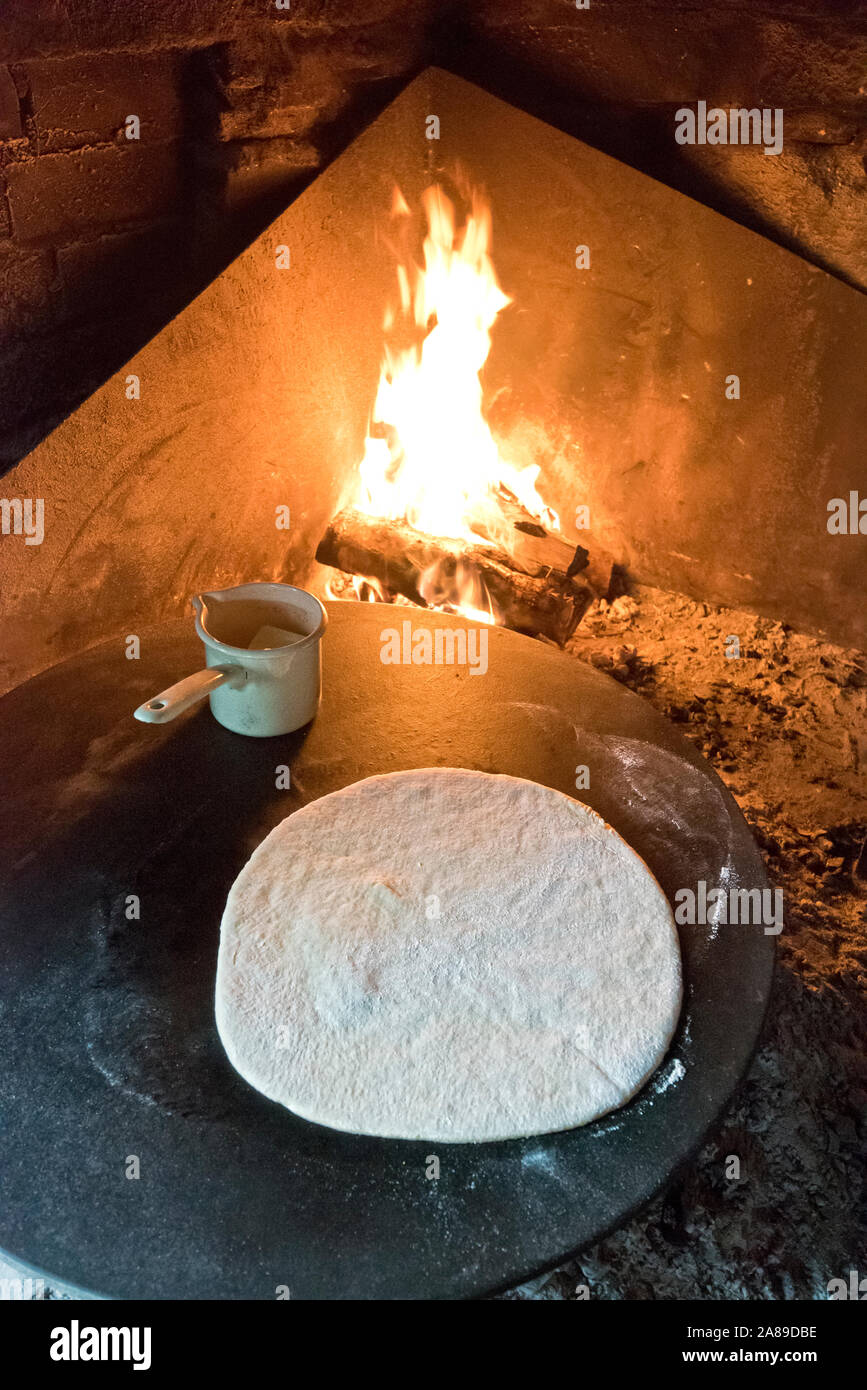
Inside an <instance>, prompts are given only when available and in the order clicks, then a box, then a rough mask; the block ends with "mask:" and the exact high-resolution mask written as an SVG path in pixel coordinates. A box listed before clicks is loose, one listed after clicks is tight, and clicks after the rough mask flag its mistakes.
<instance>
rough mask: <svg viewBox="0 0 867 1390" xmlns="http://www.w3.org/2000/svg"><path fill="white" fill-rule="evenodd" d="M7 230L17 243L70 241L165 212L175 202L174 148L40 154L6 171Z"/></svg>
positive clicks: (177, 189) (177, 185) (177, 193)
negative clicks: (9, 227) (9, 214)
mask: <svg viewBox="0 0 867 1390" xmlns="http://www.w3.org/2000/svg"><path fill="white" fill-rule="evenodd" d="M6 178H7V182H8V188H9V203H10V207H11V210H12V228H13V232H14V234H15V236H16V237H17V238H18V240H19V241H23V242H42V241H52V242H63V241H72V240H74V239H75V238H77V237H79V236H81V235H82V234H83V233H86V232H88V231H92V230H95V229H103V228H104V229H108V228H110V227H112V226H114V225H122V224H123V223H126V222H137V221H148V220H151V219H153V218H158V217H162V216H164V215H166V214H170V213H172V212H174V211H175V210H176V209H177V206H178V204H179V203H180V200H181V179H180V173H179V166H178V150H177V147H176V146H174V145H153V146H146V145H142V146H141V148H136V147H130V148H127V149H123V148H121V147H119V146H108V147H106V148H103V149H96V150H82V151H80V152H78V153H75V154H46V155H41V156H39V158H37V159H30V160H26V161H22V162H21V163H20V164H10V165H9V167H8V168H7V170H6Z"/></svg>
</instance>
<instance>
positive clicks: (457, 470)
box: [318, 185, 586, 640]
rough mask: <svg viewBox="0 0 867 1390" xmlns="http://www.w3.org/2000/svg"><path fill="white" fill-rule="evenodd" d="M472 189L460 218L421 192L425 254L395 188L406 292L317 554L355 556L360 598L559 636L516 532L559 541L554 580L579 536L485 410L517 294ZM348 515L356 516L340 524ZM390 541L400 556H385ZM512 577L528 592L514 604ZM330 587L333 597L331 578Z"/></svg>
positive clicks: (390, 313) (545, 569)
mask: <svg viewBox="0 0 867 1390" xmlns="http://www.w3.org/2000/svg"><path fill="white" fill-rule="evenodd" d="M468 201H469V212H468V214H467V216H466V219H465V221H464V222H463V225H459V224H458V221H457V219H456V215H455V208H454V205H453V203H452V202H451V200H450V199H449V198H448V197H447V196H446V194H445V192H444V191H443V189H442V188H441V187H440V186H439V185H432V186H431V187H429V188H428V189H427V190H426V191H425V193H424V194H423V197H422V205H423V209H424V214H425V220H426V235H425V238H424V244H423V248H422V264H421V265H419V264H417V263H416V262H415V260H414V259H413V257H412V255H411V253H410V252H409V250H408V249H406V247H407V243H408V240H409V238H410V236H411V233H412V230H413V219H412V216H411V213H410V209H409V207H408V206H407V203H406V201H405V199H404V198H403V195H402V194H401V192H400V190H399V189H395V194H394V202H393V205H392V220H393V225H394V227H395V230H396V234H397V239H398V242H399V243H402V244H403V246H404V248H405V249H404V252H403V254H400V253H399V260H398V267H397V282H398V289H399V299H398V301H397V303H396V304H393V305H390V306H389V307H388V309H387V310H386V314H385V320H384V324H383V328H384V333H385V347H384V356H383V361H382V369H381V373H380V379H379V386H378V389H377V393H376V399H375V402H374V405H373V410H372V412H371V419H370V425H369V429H368V437H367V440H366V444H365V450H364V456H363V458H362V459H361V461H360V464H359V468H358V473H357V477H356V479H355V483H354V495H352V496H351V499H350V500H349V502H348V509H346V510H342V511H341V513H340V516H339V517H338V518H336V519H335V522H336V523H337V526H336V537H335V524H334V523H333V524H332V528H331V530H330V532H329V535H327V536H326V538H325V540H324V542H323V545H322V546H320V553H319V554H318V558H319V559H320V560H322V561H323V562H324V563H330V564H335V563H337V564H338V565H339V567H340V568H344V569H349V571H350V572H351V574H352V585H353V591H354V593H355V595H356V596H357V597H359V598H370V599H375V598H379V599H391V598H394V597H395V595H397V596H400V597H403V599H404V600H407V601H409V602H415V603H420V604H422V605H424V606H426V607H430V608H438V609H441V610H443V611H446V612H452V613H461V614H463V615H464V616H466V617H469V618H472V619H473V620H474V621H477V622H479V621H480V622H487V623H495V622H496V623H503V624H506V625H509V626H517V627H521V628H522V629H525V630H535V631H543V632H545V634H546V635H548V636H553V637H554V639H555V640H561V632H560V629H561V628H562V627H563V624H562V623H559V624H555V627H556V628H557V631H554V632H551V631H548V630H547V627H546V623H545V622H544V621H535V620H533V619H532V618H530V619H528V618H527V614H526V612H525V611H524V610H525V609H526V608H527V606H528V605H527V600H529V606H530V607H531V608H532V607H533V606H534V603H536V604H538V603H539V602H541V600H542V599H543V594H542V591H541V590H539V589H538V586H537V587H536V589H535V590H534V588H533V585H532V584H530V585H529V586H528V585H527V584H522V582H521V581H522V580H532V579H534V578H536V579H538V578H539V577H540V573H539V571H540V560H539V556H538V554H537V555H536V557H535V562H534V563H531V564H530V565H528V564H527V563H526V559H527V557H526V556H525V557H524V558H523V559H522V558H521V557H520V556H519V555H518V554H517V551H518V550H519V548H520V547H519V546H518V545H516V540H520V539H522V538H527V537H531V538H535V539H536V540H537V541H539V540H543V541H548V542H551V541H554V542H555V546H556V549H555V551H554V552H553V553H549V554H548V555H547V556H543V557H542V560H541V578H542V580H543V584H544V583H547V584H548V587H549V588H551V589H552V590H553V591H556V589H557V587H558V584H559V585H560V587H561V588H562V583H563V581H565V580H567V579H568V581H569V582H570V584H572V578H571V577H572V575H573V574H574V573H577V572H578V570H579V569H580V568H581V565H580V561H579V563H578V564H574V566H573V567H572V568H571V571H570V573H569V574H568V575H567V573H566V571H567V570H569V569H570V565H573V562H574V561H575V558H576V556H575V547H574V546H569V545H568V544H567V543H566V542H565V541H559V542H558V541H557V537H556V533H557V532H559V530H560V522H559V518H558V516H557V514H556V512H555V511H554V510H553V509H552V508H551V507H550V506H548V505H547V503H546V502H545V499H544V498H543V496H542V495H541V493H540V492H539V489H538V480H539V472H540V470H539V467H538V465H537V464H532V463H531V464H525V465H524V466H520V465H519V464H517V463H514V462H511V461H509V460H508V459H507V458H505V457H504V456H503V453H502V452H501V449H500V446H499V445H498V443H497V441H496V440H495V439H494V437H493V435H492V433H491V430H490V427H489V425H488V422H487V420H486V419H485V415H484V411H483V389H482V381H481V372H482V369H483V367H484V364H485V361H486V360H487V357H488V353H489V351H490V347H491V330H492V328H493V325H494V323H495V321H496V319H497V317H498V315H499V314H500V313H501V312H502V311H503V310H505V309H506V308H507V307H508V305H509V304H511V303H512V300H511V299H510V298H509V296H508V295H507V294H505V293H504V291H503V290H502V288H501V286H500V284H499V282H498V280H497V275H496V271H495V269H494V265H493V261H492V259H491V253H490V247H491V212H490V208H489V206H488V204H487V202H486V201H485V199H484V198H483V197H482V195H481V194H480V193H479V192H478V191H473V192H472V193H471V195H470V197H469V200H468ZM341 518H343V519H346V518H349V519H350V523H351V524H350V525H349V526H346V525H341V524H340V519H341ZM350 533H351V535H350ZM329 537H330V539H331V542H332V543H331V544H330V545H329V544H328V542H329ZM347 537H349V538H350V539H351V540H352V541H353V543H355V548H356V550H358V551H366V553H367V554H368V557H369V558H370V556H371V551H372V550H373V551H374V552H376V553H375V554H374V555H373V556H372V558H373V561H374V562H373V563H372V564H369V565H368V566H367V567H366V568H365V566H364V563H363V555H362V554H360V553H359V554H356V555H355V557H354V559H353V558H352V557H347V556H346V555H344V557H343V559H337V558H334V552H335V540H336V539H340V540H342V541H344V542H345V541H346V540H347ZM395 540H397V541H398V543H399V544H400V545H401V547H402V551H403V554H402V557H401V558H402V560H403V561H404V563H403V565H401V564H400V563H399V562H398V563H396V564H391V565H389V564H388V551H389V550H391V549H393V548H394V546H393V542H394V541H395ZM362 541H363V542H364V544H362ZM582 553H583V554H586V552H582ZM329 556H330V557H332V558H329ZM383 559H384V563H383ZM384 570H385V571H387V572H386V573H384ZM396 571H399V573H397V572H396ZM516 587H517V589H519V590H523V598H524V602H523V603H522V604H519V605H518V607H519V610H520V611H518V612H517V613H516V611H515V595H514V593H513V590H514V589H515V588H516ZM572 587H573V588H575V587H576V586H574V584H572ZM504 590H505V591H506V592H505V593H504V592H503V591H504ZM581 592H582V593H583V590H582V591H581ZM329 593H330V594H331V596H333V597H336V596H338V595H337V594H336V592H335V589H334V586H333V585H332V586H331V587H330V589H329ZM340 596H343V597H345V596H346V595H345V594H344V595H340ZM569 596H570V597H572V598H574V596H575V595H574V594H571V595H569ZM542 606H543V607H544V603H543V604H542ZM584 606H585V607H586V603H585V605H584ZM581 611H582V612H583V608H582V610H581ZM570 612H571V610H570ZM578 617H579V618H580V614H579V615H578ZM577 621H578V619H576V622H577ZM566 625H567V626H568V621H567V623H566ZM574 625H575V624H574V623H572V627H574ZM547 626H550V624H548V625H547Z"/></svg>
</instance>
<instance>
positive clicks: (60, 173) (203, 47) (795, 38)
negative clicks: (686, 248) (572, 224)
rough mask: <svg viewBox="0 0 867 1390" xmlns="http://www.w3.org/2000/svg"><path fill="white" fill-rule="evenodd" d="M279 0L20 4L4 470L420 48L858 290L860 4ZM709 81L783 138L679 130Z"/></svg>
mask: <svg viewBox="0 0 867 1390" xmlns="http://www.w3.org/2000/svg"><path fill="white" fill-rule="evenodd" d="M289 3H290V8H289V10H288V11H286V10H283V9H280V10H278V9H277V7H276V6H277V0H136V3H135V4H130V3H129V0H65V3H64V4H62V5H61V4H59V3H57V0H4V3H3V5H2V8H0V472H2V471H3V470H4V469H5V468H7V467H9V466H11V464H12V463H14V462H15V461H16V460H17V459H18V458H20V457H21V456H22V455H23V454H24V453H25V452H27V450H28V449H29V448H31V447H32V446H33V445H34V444H35V443H36V442H37V441H38V440H39V439H40V438H41V437H42V436H43V435H44V434H45V433H46V431H47V429H49V428H50V427H52V426H53V425H54V424H56V423H57V422H58V420H59V419H61V418H62V417H63V416H64V415H65V414H67V413H68V412H69V411H70V410H72V409H74V407H75V406H76V405H77V404H78V403H79V402H80V401H81V400H82V399H84V397H85V396H86V395H88V394H89V393H90V391H92V390H93V389H94V387H95V386H96V385H97V384H99V382H100V381H101V380H103V379H104V378H105V377H106V376H107V375H108V374H109V373H110V372H112V371H114V370H115V369H116V368H117V367H118V366H120V365H121V364H122V362H123V361H124V360H125V359H126V358H127V357H128V356H130V355H131V354H132V353H133V352H134V351H135V350H136V349H137V348H138V347H139V346H141V344H142V343H143V342H144V341H146V339H147V338H148V337H149V336H151V334H152V333H154V332H155V331H156V330H157V329H158V328H159V327H160V326H161V325H162V323H164V322H165V320H166V318H167V317H168V316H170V315H171V314H172V313H173V312H175V311H176V310H177V309H178V308H179V307H181V305H182V304H183V303H185V302H186V301H187V300H188V299H189V298H190V297H191V296H192V295H193V294H195V293H196V292H197V291H198V290H199V289H200V288H201V287H202V286H203V285H204V284H206V283H207V282H208V280H210V279H211V278H213V276H214V275H215V274H216V273H218V272H219V270H220V269H222V267H223V266H224V265H225V264H227V263H228V262H229V261H230V260H231V259H232V257H233V256H234V255H235V254H236V253H237V252H238V250H240V249H241V247H242V246H243V245H244V244H245V242H246V241H247V240H249V238H250V237H252V236H253V235H255V233H256V232H257V231H258V230H260V229H261V227H263V226H264V225H266V223H267V222H268V221H269V220H270V219H271V218H272V217H273V216H275V215H276V213H277V212H278V211H279V210H280V208H281V207H282V206H283V205H284V204H285V203H286V202H287V201H288V200H289V199H290V198H291V197H292V196H293V195H294V194H295V193H297V192H298V191H300V189H301V188H302V187H303V186H304V184H305V183H306V182H307V181H309V180H310V179H311V178H312V177H313V176H314V175H315V173H316V172H317V170H318V169H319V168H321V167H322V165H323V163H325V162H327V161H328V160H329V159H330V158H332V157H333V156H334V154H335V153H337V152H338V151H339V149H340V148H341V147H342V146H343V145H345V144H346V143H348V141H349V140H350V139H351V138H352V136H353V135H354V134H355V133H356V132H357V131H358V130H359V129H360V128H361V127H362V126H363V125H365V124H366V123H367V121H368V120H369V119H370V118H371V117H372V116H373V115H374V114H375V113H376V111H377V110H378V109H379V108H381V107H382V106H383V105H385V103H386V102H387V101H389V100H390V99H391V97H392V96H393V94H394V93H395V92H396V91H397V90H398V89H399V88H400V86H402V85H403V83H404V81H405V80H406V79H407V78H408V77H409V76H411V75H412V74H413V73H414V72H415V71H417V70H418V69H419V68H421V67H422V66H424V65H425V64H426V63H428V62H439V63H440V64H441V65H443V66H447V67H450V68H452V69H453V70H454V71H457V72H460V73H462V74H463V75H464V76H467V77H469V78H471V79H472V80H474V81H477V82H479V83H480V84H481V85H483V86H487V87H488V88H489V89H490V90H493V91H494V92H496V93H497V95H500V96H503V97H504V98H505V99H506V100H511V101H514V102H515V104H517V105H520V106H522V107H523V108H524V109H526V110H529V111H531V112H533V113H534V114H536V115H539V116H541V117H542V118H543V119H547V120H549V121H551V122H552V123H554V124H556V125H558V126H560V127H561V128H562V129H564V130H567V131H569V132H570V133H571V134H574V135H577V136H579V137H580V138H583V139H585V140H588V141H589V142H590V143H591V144H595V145H597V146H598V147H600V148H602V149H605V150H607V151H608V152H609V153H611V154H614V155H615V156H617V157H620V158H622V159H625V160H627V161H628V162H629V163H632V164H634V165H636V166H637V167H639V168H643V169H644V170H646V172H648V173H651V174H653V175H654V176H655V177H657V178H660V179H662V180H664V181H665V182H668V183H670V184H672V185H673V186H674V187H677V188H680V189H682V190H683V191H684V192H687V193H690V194H692V195H693V196H695V197H697V198H699V199H700V200H701V201H703V202H706V203H708V204H709V205H710V206H713V207H717V208H718V209H719V210H720V211H722V212H725V213H727V214H728V215H730V216H733V217H735V218H737V219H738V220H740V221H743V222H745V223H746V224H747V225H749V226H752V227H754V228H755V229H756V230H758V231H761V232H764V233H765V234H766V235H768V236H771V237H772V238H774V239H776V240H778V241H780V242H782V243H783V244H784V245H788V246H790V247H792V249H794V250H797V251H799V252H800V253H801V254H803V255H806V256H807V257H808V258H810V259H812V260H814V261H815V262H816V263H817V264H819V265H822V266H824V267H826V268H827V269H830V270H832V271H833V272H834V273H835V274H837V275H840V276H842V277H843V278H845V279H847V280H848V281H849V282H850V283H853V284H856V285H859V286H860V287H862V288H865V287H867V236H865V235H864V227H865V217H864V210H865V195H867V170H865V155H867V18H865V5H864V4H863V3H862V2H861V0H759V2H758V3H757V4H755V5H753V4H748V3H746V0H719V3H717V4H713V5H711V4H699V3H697V0H590V5H589V8H588V9H586V10H578V9H577V7H576V5H575V3H574V0H363V3H359V0H289ZM702 99H703V100H707V101H708V102H710V103H718V104H722V105H725V104H733V105H740V104H746V105H760V106H761V105H773V106H777V105H779V106H783V107H784V109H785V113H786V122H787V124H786V131H787V140H786V149H785V152H784V153H783V155H781V156H780V157H779V158H767V157H765V156H763V155H762V153H761V151H757V150H754V149H746V150H745V149H728V150H727V149H722V148H719V147H717V148H715V149H713V150H711V149H708V148H704V149H701V148H698V147H693V148H689V149H686V148H684V147H681V146H678V145H676V144H675V142H674V139H673V116H674V111H675V110H676V108H677V107H678V106H679V105H680V104H682V103H686V102H695V101H698V100H702ZM133 114H134V115H137V116H138V117H139V119H140V122H141V134H140V139H139V140H137V141H134V140H128V139H127V138H126V133H125V121H126V118H127V116H129V115H133Z"/></svg>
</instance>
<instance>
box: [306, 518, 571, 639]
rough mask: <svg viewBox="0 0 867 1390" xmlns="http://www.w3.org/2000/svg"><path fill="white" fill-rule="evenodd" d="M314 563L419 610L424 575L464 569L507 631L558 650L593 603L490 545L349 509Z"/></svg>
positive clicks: (553, 573) (556, 575)
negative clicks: (357, 579)
mask: <svg viewBox="0 0 867 1390" xmlns="http://www.w3.org/2000/svg"><path fill="white" fill-rule="evenodd" d="M567 549H570V548H569V547H567ZM570 553H571V549H570ZM316 559H317V560H318V561H319V563H320V564H322V565H332V566H333V567H334V568H335V569H340V570H344V571H345V572H346V573H347V574H357V575H362V576H364V577H365V578H369V579H375V580H376V581H377V582H378V583H379V584H381V585H382V586H383V587H384V588H386V589H388V590H390V591H391V592H392V593H397V594H402V595H403V596H404V598H408V599H409V600H410V601H411V602H413V603H417V604H419V605H420V606H421V607H427V606H428V605H427V602H426V599H425V597H424V595H423V593H422V592H421V589H420V587H419V585H420V584H421V582H422V579H423V576H424V575H425V574H426V573H429V572H430V571H431V570H432V569H433V568H436V569H437V572H438V574H439V575H445V576H449V575H452V576H453V575H454V574H455V573H456V571H457V568H458V566H459V565H466V566H470V567H471V569H472V571H473V572H474V574H476V575H477V576H478V578H479V579H480V580H481V581H482V583H483V584H484V585H485V588H486V589H487V591H488V594H489V595H490V598H491V601H492V602H493V604H494V606H495V609H496V611H497V613H498V615H499V618H500V620H501V621H502V623H503V624H504V625H505V626H506V627H510V628H512V629H513V630H514V631H516V632H528V633H532V634H538V635H540V636H543V637H547V638H548V639H549V640H551V641H553V642H556V643H557V644H558V646H561V647H562V646H563V645H564V644H565V643H566V642H567V641H568V640H569V638H570V637H571V636H572V633H573V632H574V631H575V629H576V627H577V626H578V624H579V622H580V621H581V619H582V617H583V616H584V613H585V612H586V610H587V608H588V607H589V606H590V604H591V603H592V602H593V599H594V598H595V597H596V595H595V593H594V591H593V589H592V588H591V587H590V586H589V585H588V584H586V583H584V582H583V581H582V580H581V579H579V578H573V577H571V576H569V575H567V573H566V570H565V569H561V568H558V567H555V566H553V565H551V566H544V576H543V574H542V573H541V569H540V572H538V573H527V572H526V570H525V569H523V568H521V567H516V565H515V562H514V561H513V560H511V559H510V557H509V556H508V555H507V554H506V553H505V551H503V550H501V549H499V548H498V547H496V546H488V545H484V544H481V543H480V544H478V545H472V544H470V543H469V542H463V541H458V540H454V539H453V538H449V537H439V536H428V535H426V534H424V533H423V532H421V531H416V530H414V528H413V527H411V526H409V525H408V524H407V523H406V522H405V521H396V520H387V519H384V518H382V517H376V516H368V515H366V514H365V513H363V512H358V511H354V510H353V509H351V508H347V509H345V510H344V511H342V512H338V514H337V515H336V516H335V517H334V518H333V519H332V521H331V523H330V525H329V527H328V529H327V531H326V532H325V535H324V536H323V537H322V540H321V541H320V542H319V546H318V548H317V551H316Z"/></svg>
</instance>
